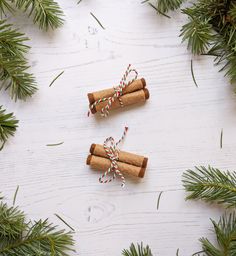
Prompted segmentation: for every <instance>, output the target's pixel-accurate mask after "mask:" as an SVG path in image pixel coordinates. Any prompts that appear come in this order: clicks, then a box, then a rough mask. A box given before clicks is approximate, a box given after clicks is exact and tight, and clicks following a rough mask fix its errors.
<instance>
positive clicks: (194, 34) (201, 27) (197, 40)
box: [180, 9, 213, 54]
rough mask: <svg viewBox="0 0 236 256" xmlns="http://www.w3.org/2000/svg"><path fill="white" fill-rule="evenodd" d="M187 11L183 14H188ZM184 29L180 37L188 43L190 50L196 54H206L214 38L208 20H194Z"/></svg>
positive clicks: (191, 19)
mask: <svg viewBox="0 0 236 256" xmlns="http://www.w3.org/2000/svg"><path fill="white" fill-rule="evenodd" d="M187 10H188V9H186V10H184V11H183V12H185V13H187ZM189 17H190V21H189V22H188V23H187V24H185V25H184V26H183V27H182V30H181V34H180V36H183V41H185V40H187V41H188V49H190V50H191V51H192V53H194V54H202V53H206V51H207V50H208V47H209V45H210V42H211V38H212V36H213V35H212V27H211V25H210V24H209V23H208V20H207V19H201V18H197V17H196V18H192V17H191V16H189Z"/></svg>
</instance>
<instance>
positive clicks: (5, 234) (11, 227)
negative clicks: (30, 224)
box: [0, 202, 27, 248]
mask: <svg viewBox="0 0 236 256" xmlns="http://www.w3.org/2000/svg"><path fill="white" fill-rule="evenodd" d="M26 226H27V225H26V224H25V216H24V213H23V212H21V211H20V210H19V209H18V208H17V207H8V206H7V204H5V203H3V202H1V203H0V241H4V244H6V243H10V242H11V241H13V240H18V239H19V238H20V237H21V236H22V234H23V231H24V230H25V229H26ZM1 247H2V243H0V248H1Z"/></svg>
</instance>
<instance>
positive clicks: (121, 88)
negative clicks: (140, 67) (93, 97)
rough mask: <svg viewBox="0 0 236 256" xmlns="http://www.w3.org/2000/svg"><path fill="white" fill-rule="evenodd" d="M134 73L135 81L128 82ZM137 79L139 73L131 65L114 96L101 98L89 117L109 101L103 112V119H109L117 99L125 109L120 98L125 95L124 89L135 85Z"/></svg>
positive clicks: (94, 105) (116, 88) (93, 106)
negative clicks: (112, 106)
mask: <svg viewBox="0 0 236 256" xmlns="http://www.w3.org/2000/svg"><path fill="white" fill-rule="evenodd" d="M132 72H134V74H135V76H134V78H133V79H131V80H129V81H128V82H127V81H126V80H127V77H128V75H130V74H131V73H132ZM137 77H138V72H137V71H136V70H135V69H131V64H129V66H128V68H127V69H126V71H125V73H124V75H123V77H122V79H121V81H120V84H119V85H118V86H117V87H114V91H115V92H114V94H113V96H111V97H108V98H101V99H99V100H97V101H95V102H94V103H93V104H91V105H90V107H89V108H90V109H89V111H88V116H89V115H90V112H91V110H92V109H93V108H95V107H96V106H97V105H98V104H99V103H101V102H104V101H107V104H106V106H104V107H103V108H102V110H101V116H103V117H107V116H108V115H109V109H110V107H111V105H112V104H113V102H114V101H115V99H118V100H119V102H120V105H121V107H123V102H122V100H121V98H120V97H121V96H122V95H123V91H124V89H125V88H126V87H128V86H129V85H130V84H131V83H133V82H134V80H136V79H137Z"/></svg>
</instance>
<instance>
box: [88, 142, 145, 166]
mask: <svg viewBox="0 0 236 256" xmlns="http://www.w3.org/2000/svg"><path fill="white" fill-rule="evenodd" d="M90 153H91V154H92V155H95V156H100V157H105V158H108V156H107V154H106V151H105V149H104V147H103V146H102V145H99V144H92V145H91V147H90ZM119 161H120V162H123V163H127V164H131V165H135V166H137V167H142V168H145V169H146V167H147V162H148V158H147V157H144V156H139V155H136V154H132V153H129V152H125V151H119Z"/></svg>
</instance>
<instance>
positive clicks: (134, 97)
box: [88, 78, 150, 114]
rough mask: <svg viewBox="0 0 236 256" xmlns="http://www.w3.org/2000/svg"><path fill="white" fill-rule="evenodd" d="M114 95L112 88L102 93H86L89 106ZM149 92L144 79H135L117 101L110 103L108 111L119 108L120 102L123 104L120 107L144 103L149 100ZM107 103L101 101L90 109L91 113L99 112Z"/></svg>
mask: <svg viewBox="0 0 236 256" xmlns="http://www.w3.org/2000/svg"><path fill="white" fill-rule="evenodd" d="M114 93H115V90H114V88H109V89H105V90H102V91H97V92H93V93H88V100H89V103H90V106H91V105H92V104H93V103H94V102H95V101H97V100H99V99H102V98H108V97H112V96H113V95H114ZM149 97H150V95H149V91H148V89H147V88H146V81H145V79H144V78H141V79H137V80H135V81H133V82H132V83H131V84H130V85H129V86H127V87H126V88H125V89H124V90H123V92H122V96H121V97H120V98H119V99H117V98H116V99H115V101H114V102H113V103H112V105H111V107H110V109H117V108H120V107H121V103H120V101H121V102H122V103H123V104H122V106H129V105H132V104H135V103H138V102H144V101H146V100H147V99H149ZM107 103H108V101H103V102H100V103H99V104H97V105H96V106H94V107H93V108H92V109H91V112H92V113H93V114H95V113H96V112H100V111H101V110H102V108H103V107H105V106H106V105H107Z"/></svg>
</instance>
